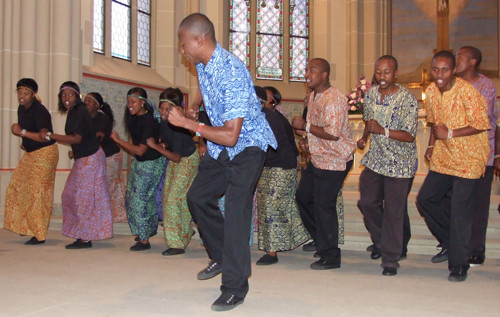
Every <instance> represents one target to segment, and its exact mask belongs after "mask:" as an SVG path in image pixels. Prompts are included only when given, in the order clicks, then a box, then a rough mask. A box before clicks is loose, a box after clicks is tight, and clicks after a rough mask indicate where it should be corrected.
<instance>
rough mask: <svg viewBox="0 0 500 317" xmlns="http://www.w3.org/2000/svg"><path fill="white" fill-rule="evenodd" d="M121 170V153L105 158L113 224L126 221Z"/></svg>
mask: <svg viewBox="0 0 500 317" xmlns="http://www.w3.org/2000/svg"><path fill="white" fill-rule="evenodd" d="M122 168H123V153H122V151H120V152H118V153H116V154H114V155H111V156H109V157H106V173H107V175H108V187H109V195H110V197H111V212H112V216H113V222H124V221H127V213H126V211H125V184H124V182H123V177H122Z"/></svg>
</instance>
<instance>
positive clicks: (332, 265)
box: [309, 260, 340, 270]
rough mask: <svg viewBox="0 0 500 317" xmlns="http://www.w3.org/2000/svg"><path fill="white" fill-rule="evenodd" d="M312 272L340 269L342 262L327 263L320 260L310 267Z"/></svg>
mask: <svg viewBox="0 0 500 317" xmlns="http://www.w3.org/2000/svg"><path fill="white" fill-rule="evenodd" d="M309 267H310V268H311V269H312V270H331V269H338V268H339V267H340V261H338V262H327V261H324V260H318V261H316V262H314V263H312V264H311V265H310V266H309Z"/></svg>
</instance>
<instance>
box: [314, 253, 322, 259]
mask: <svg viewBox="0 0 500 317" xmlns="http://www.w3.org/2000/svg"><path fill="white" fill-rule="evenodd" d="M313 257H314V258H318V259H319V258H320V257H321V256H320V255H319V253H318V252H314V255H313Z"/></svg>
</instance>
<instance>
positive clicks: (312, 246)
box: [302, 241, 316, 252]
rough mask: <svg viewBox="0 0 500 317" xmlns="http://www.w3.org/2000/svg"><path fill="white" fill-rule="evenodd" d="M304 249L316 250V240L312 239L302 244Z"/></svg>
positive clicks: (307, 250) (308, 250)
mask: <svg viewBox="0 0 500 317" xmlns="http://www.w3.org/2000/svg"><path fill="white" fill-rule="evenodd" d="M302 251H306V252H310V251H316V242H314V241H311V242H309V243H306V244H304V245H303V246H302Z"/></svg>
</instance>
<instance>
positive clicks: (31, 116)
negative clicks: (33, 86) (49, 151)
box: [17, 100, 56, 152]
mask: <svg viewBox="0 0 500 317" xmlns="http://www.w3.org/2000/svg"><path fill="white" fill-rule="evenodd" d="M17 122H18V124H19V125H20V126H21V129H26V131H29V132H40V130H42V129H47V130H48V131H50V132H54V131H53V130H52V120H51V116H50V113H49V111H48V110H47V108H45V107H44V105H42V104H41V103H40V102H38V100H33V103H32V104H31V106H30V107H29V108H28V109H26V108H24V106H21V105H20V106H19V108H17ZM55 142H56V141H54V140H50V141H49V142H38V141H33V140H31V139H28V138H24V137H23V143H22V144H23V147H24V149H25V150H26V152H33V151H36V150H39V149H41V148H43V147H46V146H49V145H52V144H54V143H55Z"/></svg>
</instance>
